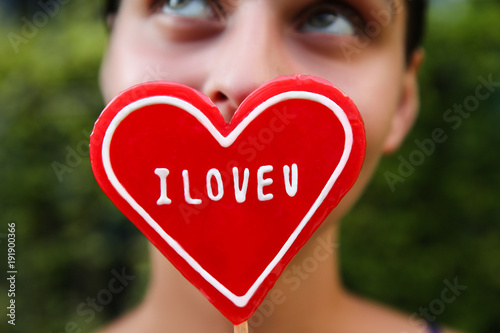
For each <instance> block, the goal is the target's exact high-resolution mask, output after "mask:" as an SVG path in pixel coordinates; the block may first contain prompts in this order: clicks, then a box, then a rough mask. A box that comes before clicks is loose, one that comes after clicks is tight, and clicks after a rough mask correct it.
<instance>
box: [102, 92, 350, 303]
mask: <svg viewBox="0 0 500 333" xmlns="http://www.w3.org/2000/svg"><path fill="white" fill-rule="evenodd" d="M290 99H305V100H311V101H314V102H317V103H320V104H322V105H324V106H326V107H327V108H329V109H330V110H331V111H332V112H333V113H334V114H335V116H336V117H337V118H338V119H339V121H340V122H341V124H342V127H343V128H344V133H345V144H344V152H343V154H342V157H341V159H340V162H339V164H338V165H337V167H336V168H335V170H334V172H333V173H332V175H331V176H330V178H329V180H328V182H327V183H326V185H325V187H324V188H323V190H322V191H321V193H320V195H319V196H318V198H317V199H316V201H315V202H314V204H313V205H312V207H311V208H310V209H309V211H308V212H307V214H306V216H304V218H303V219H302V221H301V222H300V224H299V225H298V226H297V228H296V229H295V230H294V231H293V233H292V234H291V235H290V237H289V238H288V240H287V241H286V242H285V244H284V245H283V247H282V248H281V250H280V251H279V252H278V254H277V255H276V257H274V259H273V260H272V261H271V262H270V263H269V264H268V266H267V267H266V268H265V269H264V271H263V272H262V273H261V274H260V276H259V277H258V278H257V280H256V281H255V282H254V284H253V285H252V286H251V287H250V289H248V291H247V292H246V293H245V294H244V295H243V296H237V295H235V294H234V293H232V292H231V291H230V290H229V289H227V288H226V287H225V286H224V285H222V284H221V283H220V282H219V281H218V280H216V279H215V278H214V277H213V276H212V275H210V273H208V272H207V271H206V270H205V269H204V268H203V267H201V265H200V264H198V262H197V261H196V260H194V259H193V258H192V257H191V256H190V255H189V253H187V252H186V251H185V250H184V249H183V248H182V246H181V245H180V244H179V243H177V241H175V240H174V239H173V238H172V237H170V235H168V234H167V233H166V232H165V231H164V230H163V229H162V228H161V227H160V226H159V225H158V223H157V222H156V221H155V220H154V219H153V218H152V217H151V216H150V215H149V214H148V213H147V212H146V211H145V210H144V209H143V208H142V207H141V206H140V205H139V204H138V203H137V202H136V201H135V200H134V199H133V198H132V196H131V195H130V194H129V193H128V192H127V190H125V188H124V187H123V186H122V184H121V183H120V182H119V181H118V179H117V178H116V175H115V173H114V171H113V168H112V166H111V161H110V156H109V148H110V144H111V139H112V137H113V134H114V132H115V130H116V128H117V127H118V126H119V124H120V123H121V122H122V121H123V120H124V119H125V118H126V117H127V116H128V115H129V114H131V113H132V112H133V111H136V110H138V109H141V108H143V107H145V106H150V105H155V104H168V105H172V106H176V107H178V108H180V109H182V110H184V111H186V112H188V113H190V114H191V115H193V116H194V117H195V118H196V119H198V121H199V122H200V123H201V124H202V125H204V126H205V128H206V129H207V130H208V131H209V132H210V133H211V134H212V136H213V137H214V138H215V139H216V140H217V141H218V142H219V144H220V145H221V146H222V147H229V146H231V144H233V142H234V141H235V140H236V139H237V138H238V136H239V135H240V134H241V132H242V131H243V130H244V129H245V128H246V127H247V126H248V124H250V123H251V122H252V121H253V120H254V119H255V118H256V117H257V116H258V115H259V114H260V113H262V112H263V111H265V110H267V109H268V108H270V107H271V106H273V105H274V104H277V103H280V102H283V101H286V100H290ZM352 145H353V134H352V128H351V124H350V122H349V119H348V118H347V115H346V114H345V112H344V110H342V108H341V107H340V106H338V104H337V103H335V102H334V101H332V100H331V99H329V98H327V97H325V96H323V95H320V94H316V93H311V92H307V91H288V92H284V93H281V94H279V95H276V96H273V97H271V98H269V99H268V100H266V101H265V102H263V103H262V104H260V105H259V106H257V107H256V108H255V109H254V110H253V111H252V112H250V113H249V114H248V116H247V117H246V118H245V119H243V121H242V122H241V123H240V124H238V126H236V128H235V129H234V130H233V131H232V132H231V133H230V134H229V135H228V136H227V137H224V136H222V134H220V132H219V131H218V130H217V129H216V128H215V127H214V126H213V124H212V123H211V122H210V120H209V119H208V118H207V117H206V116H205V115H204V114H203V113H202V112H201V111H200V110H198V109H197V108H196V107H194V106H193V105H191V104H190V103H188V102H186V101H184V100H181V99H178V98H175V97H171V96H153V97H147V98H143V99H140V100H137V101H135V102H133V103H131V104H129V105H127V106H125V107H124V108H123V109H121V110H120V111H119V112H118V113H117V114H116V116H115V117H114V118H113V120H112V121H111V123H110V124H109V126H108V128H107V130H106V133H105V135H104V139H103V145H102V161H103V166H104V170H105V172H106V174H107V176H108V179H109V181H110V182H111V184H112V185H113V186H114V188H115V189H116V191H117V192H118V193H119V194H120V195H121V196H122V197H123V199H125V201H127V202H128V203H129V204H130V206H131V207H132V208H133V209H134V210H135V211H136V212H137V213H138V214H139V215H141V216H142V218H143V219H144V220H145V221H146V222H147V223H148V224H149V225H150V226H151V227H152V228H153V229H154V230H155V231H156V232H157V233H158V234H159V235H160V236H161V237H162V238H163V239H164V240H165V242H167V244H168V245H170V246H171V247H172V249H174V250H175V251H176V252H177V254H178V255H179V256H181V257H182V258H183V259H184V260H185V261H186V262H187V263H188V264H189V265H190V266H191V267H192V268H193V269H194V270H195V271H197V272H198V273H199V274H200V275H201V276H202V277H203V278H204V279H205V280H206V281H207V282H208V283H210V284H211V285H212V286H213V287H214V288H215V289H217V290H218V291H219V292H220V293H221V294H223V295H224V296H225V297H227V298H228V299H229V300H230V301H231V302H233V303H234V305H236V306H238V307H244V306H245V305H247V303H248V301H249V300H250V298H251V297H252V296H253V294H254V293H255V291H256V290H257V288H258V287H259V286H260V285H261V284H262V282H263V281H264V279H265V278H266V277H267V276H268V275H269V274H270V273H271V272H272V270H273V269H274V267H276V265H277V264H278V262H279V261H280V260H281V259H282V258H283V256H284V255H285V254H286V252H287V251H288V250H289V249H290V247H291V246H292V244H293V243H294V242H295V240H296V239H297V237H298V236H299V234H300V232H301V231H302V230H303V228H304V227H305V226H306V224H307V223H308V222H309V220H310V219H311V217H312V216H313V214H314V213H315V212H316V210H317V209H318V207H319V206H320V205H321V203H322V202H323V200H324V199H325V198H326V196H327V194H328V192H329V191H330V190H331V189H332V187H333V185H334V184H335V182H336V180H337V178H338V177H339V175H340V174H341V173H342V171H343V170H344V167H345V165H346V163H347V160H348V159H349V156H350V154H351V149H352Z"/></svg>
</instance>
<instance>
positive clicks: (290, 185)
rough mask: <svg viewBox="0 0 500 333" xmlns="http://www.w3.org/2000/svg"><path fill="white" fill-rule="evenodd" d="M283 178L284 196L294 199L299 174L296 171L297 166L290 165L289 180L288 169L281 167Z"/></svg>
mask: <svg viewBox="0 0 500 333" xmlns="http://www.w3.org/2000/svg"><path fill="white" fill-rule="evenodd" d="M283 176H284V177H285V189H286V194H288V196H290V197H294V196H295V194H297V188H298V186H297V185H298V182H299V173H298V170H297V164H295V163H294V164H292V177H291V179H290V167H289V166H288V165H285V166H284V167H283Z"/></svg>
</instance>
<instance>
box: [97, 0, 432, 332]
mask: <svg viewBox="0 0 500 333" xmlns="http://www.w3.org/2000/svg"><path fill="white" fill-rule="evenodd" d="M392 1H393V0H347V1H345V2H344V1H342V2H335V1H326V2H325V1H317V0H293V1H290V0H226V1H223V0H222V1H217V0H216V1H205V0H191V1H189V0H184V1H180V0H178V1H173V0H172V1H151V0H123V1H122V4H121V7H120V9H119V11H118V13H117V14H116V15H115V16H114V17H112V18H110V21H111V22H112V29H111V36H110V41H109V46H108V49H107V53H106V55H105V58H104V61H103V64H102V70H101V87H102V92H103V95H104V98H105V99H106V100H107V101H109V100H111V99H112V98H113V97H114V96H115V95H116V94H118V93H119V92H120V91H122V90H124V89H126V88H128V87H130V86H132V85H134V84H137V83H141V82H144V81H147V80H152V79H155V80H168V81H175V82H179V83H183V84H186V85H189V86H191V87H193V88H195V89H197V90H199V91H201V92H202V93H204V94H205V95H207V96H208V97H210V98H211V99H212V100H213V102H214V103H215V104H216V105H217V106H218V108H219V110H220V112H221V113H222V115H223V116H224V118H225V120H226V121H227V122H229V121H230V120H231V117H232V115H233V113H234V112H235V111H236V109H237V108H238V106H239V105H240V104H241V102H242V101H243V100H244V99H245V97H246V96H248V94H250V93H251V92H252V91H253V90H255V89H256V88H257V87H259V86H260V85H262V84H263V83H265V82H267V81H269V80H271V79H274V78H276V77H278V76H282V75H292V74H309V75H314V76H318V77H322V78H324V79H327V80H329V81H330V82H332V83H333V84H334V85H336V86H337V87H339V88H340V89H341V90H343V91H344V92H345V93H346V94H347V95H348V96H350V97H351V98H352V99H353V101H354V102H355V104H356V105H357V106H358V108H359V110H360V112H361V114H362V116H363V119H364V121H365V126H366V134H367V143H368V145H367V151H366V159H365V163H364V166H363V169H362V171H361V174H360V177H359V179H358V181H357V183H356V185H355V186H354V188H353V189H352V190H351V191H350V192H349V194H348V195H347V196H346V197H345V198H344V199H343V201H342V202H341V203H340V204H339V206H338V207H337V208H336V209H335V210H334V211H333V212H332V213H331V214H330V216H329V217H328V218H327V219H326V220H325V222H324V223H323V225H322V226H321V227H320V228H319V229H318V231H317V232H316V233H315V234H314V235H313V236H312V237H311V240H310V241H309V242H308V243H307V244H306V245H305V246H304V247H303V248H302V249H301V250H300V251H299V253H298V254H297V256H296V257H295V258H294V259H293V260H292V262H291V263H290V264H289V266H288V268H287V269H286V270H285V272H284V273H283V275H282V276H281V277H280V278H279V279H278V281H277V282H276V285H275V287H274V288H273V289H272V291H271V292H270V293H269V294H268V296H267V297H266V300H265V301H264V303H263V304H265V305H263V306H262V307H261V308H260V309H259V310H258V311H257V313H258V314H257V315H256V316H254V317H253V318H251V319H250V320H249V324H250V330H251V332H256V333H257V332H258V333H261V332H262V333H264V332H275V333H277V332H287V333H292V332H297V333H299V332H301V333H303V332H321V333H323V332H332V333H333V332H342V333H348V332H353V333H362V332H370V333H377V332H383V333H389V332H396V333H403V332H408V333H409V332H421V333H423V332H427V328H426V327H425V326H424V324H423V323H422V322H419V321H417V320H416V319H415V318H414V317H410V316H409V315H406V314H400V313H398V312H395V311H392V310H390V309H388V308H384V307H381V306H379V305H376V304H374V303H371V302H369V301H366V300H363V299H361V298H358V297H356V296H354V295H351V294H349V293H348V292H347V291H345V290H344V288H343V285H342V282H341V280H340V278H339V271H338V264H337V247H338V246H337V239H336V234H337V226H338V224H339V221H340V219H341V217H342V216H343V215H344V214H345V213H346V212H347V211H348V210H349V209H350V208H351V207H352V206H353V204H354V203H355V201H356V200H357V199H358V197H359V196H360V195H361V193H362V191H363V190H364V188H365V186H366V184H367V182H368V181H369V179H370V178H371V175H372V173H373V171H374V169H375V167H376V166H377V163H378V161H379V159H380V157H381V156H382V155H384V154H387V153H391V152H393V151H394V150H395V149H397V148H398V146H399V145H400V143H401V142H402V140H403V139H404V137H405V135H406V134H407V132H408V130H409V129H410V127H411V126H412V124H413V121H414V118H415V116H416V114H417V110H418V104H419V98H418V83H417V72H418V69H419V66H420V63H421V60H422V52H421V51H420V50H419V51H416V52H415V53H414V54H412V55H411V57H410V61H409V62H408V63H407V62H406V58H405V51H404V45H405V38H406V34H405V30H406V20H407V18H406V10H405V4H404V3H403V2H402V0H394V2H392ZM311 257H314V258H316V261H317V263H318V265H317V269H315V270H314V271H312V272H305V271H304V270H303V269H302V268H301V267H302V262H303V261H304V260H305V259H307V258H311ZM151 264H152V265H151V267H152V273H151V281H150V283H149V290H148V292H147V295H146V296H145V298H144V300H143V301H142V303H141V304H140V305H139V306H138V307H137V308H136V309H135V310H133V311H132V312H131V313H129V314H128V315H126V316H124V317H123V318H121V319H120V320H118V321H117V322H115V323H114V324H112V325H111V326H109V327H107V328H106V329H105V330H104V331H103V332H121V333H126V332H141V333H148V332H204V333H210V332H217V333H223V332H228V333H229V332H232V330H233V327H232V324H231V323H230V322H229V321H228V320H227V319H226V318H225V317H223V316H222V315H221V314H220V313H219V312H218V311H217V310H216V309H215V308H214V307H213V306H212V305H211V304H210V303H209V302H208V301H207V300H206V299H205V298H204V297H203V296H202V295H201V293H200V292H199V291H198V290H197V289H196V288H194V287H193V286H192V285H191V284H190V283H189V282H187V281H186V280H185V279H184V278H183V277H182V275H181V274H180V273H179V272H178V271H177V270H176V269H175V268H173V266H171V264H170V263H169V262H168V260H166V259H165V258H164V257H163V255H162V254H161V253H160V252H158V251H157V250H156V249H154V248H153V247H151Z"/></svg>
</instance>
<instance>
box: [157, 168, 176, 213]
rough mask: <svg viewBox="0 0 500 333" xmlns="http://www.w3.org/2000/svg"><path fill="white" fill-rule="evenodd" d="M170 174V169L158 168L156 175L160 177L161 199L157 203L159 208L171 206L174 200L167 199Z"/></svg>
mask: <svg viewBox="0 0 500 333" xmlns="http://www.w3.org/2000/svg"><path fill="white" fill-rule="evenodd" d="M169 173H170V171H168V169H165V168H156V169H155V174H157V175H158V177H160V198H159V199H158V201H157V202H156V204H157V205H158V206H160V205H170V204H171V203H172V200H170V199H169V198H168V197H167V176H168V174H169Z"/></svg>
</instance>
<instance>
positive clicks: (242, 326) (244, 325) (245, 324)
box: [234, 321, 248, 333]
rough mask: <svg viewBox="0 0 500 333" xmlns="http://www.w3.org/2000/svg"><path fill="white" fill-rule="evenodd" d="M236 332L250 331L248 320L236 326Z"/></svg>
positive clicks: (244, 332) (245, 332)
mask: <svg viewBox="0 0 500 333" xmlns="http://www.w3.org/2000/svg"><path fill="white" fill-rule="evenodd" d="M234 333H248V321H244V322H242V323H241V324H239V325H235V326H234Z"/></svg>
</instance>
